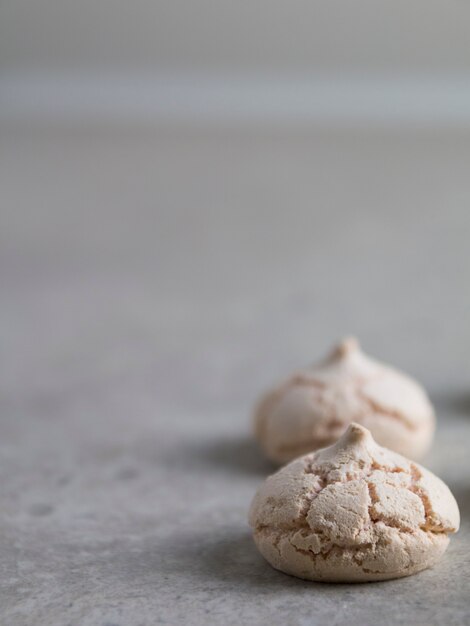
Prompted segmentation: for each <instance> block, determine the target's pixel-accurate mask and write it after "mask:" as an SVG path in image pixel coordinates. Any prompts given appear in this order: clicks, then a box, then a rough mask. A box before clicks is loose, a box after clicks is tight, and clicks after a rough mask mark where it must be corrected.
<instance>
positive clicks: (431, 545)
mask: <svg viewBox="0 0 470 626" xmlns="http://www.w3.org/2000/svg"><path fill="white" fill-rule="evenodd" d="M296 532H297V531H296ZM296 532H292V531H291V532H287V533H285V532H284V533H282V532H278V531H277V532H272V531H269V530H268V529H264V530H262V531H261V532H259V533H258V532H255V533H254V540H255V543H256V545H257V547H258V550H259V551H260V553H261V554H262V555H263V557H264V558H265V559H266V560H267V561H268V563H269V564H270V565H271V566H272V567H274V569H277V570H280V571H281V572H284V573H285V574H289V575H291V576H295V577H297V578H302V579H304V580H311V581H315V582H325V583H360V582H374V581H380V580H391V579H393V578H403V577H405V576H411V575H412V574H417V573H418V572H421V571H422V570H425V569H428V568H430V567H433V566H434V565H435V564H436V563H437V562H438V561H439V560H440V559H441V558H442V555H443V554H444V552H445V551H446V549H447V546H448V545H449V537H448V536H447V535H446V534H444V533H431V532H426V531H420V532H419V533H418V534H415V533H403V532H401V531H399V530H398V529H392V528H386V530H385V532H384V533H383V534H382V537H381V538H380V539H378V542H377V543H376V544H375V545H374V546H371V545H364V546H354V547H341V546H331V547H329V548H328V549H327V551H326V552H319V553H317V554H316V553H315V552H313V551H310V550H307V549H304V548H299V547H297V546H295V545H294V544H293V543H292V542H293V540H294V539H293V538H294V535H295V534H296Z"/></svg>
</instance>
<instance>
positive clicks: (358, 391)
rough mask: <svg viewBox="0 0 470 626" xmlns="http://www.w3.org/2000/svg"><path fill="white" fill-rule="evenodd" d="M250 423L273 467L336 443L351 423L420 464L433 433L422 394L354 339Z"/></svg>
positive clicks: (290, 382)
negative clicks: (371, 356) (367, 354)
mask: <svg viewBox="0 0 470 626" xmlns="http://www.w3.org/2000/svg"><path fill="white" fill-rule="evenodd" d="M254 421H255V433H256V437H257V439H258V441H259V442H260V444H261V447H262V448H263V450H264V452H265V454H266V456H267V457H268V458H269V459H271V460H272V461H274V462H276V463H285V462H287V461H290V460H292V459H294V458H295V457H297V456H300V455H301V454H306V453H307V452H311V451H312V450H317V449H318V448H323V447H325V446H328V445H330V444H332V443H334V442H335V441H336V440H337V439H338V437H340V436H341V435H342V433H343V432H344V431H345V430H346V428H347V427H348V425H349V424H350V423H351V422H353V421H355V422H358V423H360V424H362V425H364V426H365V427H366V428H368V429H370V431H371V432H372V434H373V436H374V438H375V439H376V440H377V442H378V443H380V444H381V445H384V446H386V447H387V448H390V449H391V450H394V451H395V452H398V453H400V454H403V455H404V456H407V457H410V458H414V459H418V458H420V457H421V456H422V455H423V454H424V453H425V452H426V451H427V450H428V448H429V447H430V445H431V443H432V439H433V435H434V428H435V418H434V412H433V408H432V406H431V403H430V402H429V399H428V397H427V395H426V392H425V391H424V389H423V388H422V387H421V386H420V385H419V384H418V383H417V382H415V381H414V380H413V379H411V378H409V377H408V376H406V375H405V374H402V373H401V372H399V371H397V370H395V369H393V368H391V367H388V366H386V365H383V364H382V363H379V362H378V361H374V360H373V359H371V358H369V357H368V356H366V355H365V354H364V353H363V352H361V350H360V347H359V344H358V343H357V341H356V340H355V339H352V338H351V339H346V340H344V341H343V342H342V343H341V344H339V346H337V348H335V350H334V351H333V352H332V354H331V355H330V356H329V357H328V358H327V359H326V360H325V361H323V362H321V363H320V364H319V365H316V366H312V367H311V368H308V369H305V370H302V371H300V372H298V373H296V374H294V375H292V376H291V377H290V378H289V379H287V380H286V381H285V382H284V383H282V384H280V385H279V386H277V387H276V388H275V389H273V390H272V391H270V392H268V393H267V394H266V395H265V396H264V398H262V400H261V402H260V403H259V405H258V407H257V410H256V412H255V420H254Z"/></svg>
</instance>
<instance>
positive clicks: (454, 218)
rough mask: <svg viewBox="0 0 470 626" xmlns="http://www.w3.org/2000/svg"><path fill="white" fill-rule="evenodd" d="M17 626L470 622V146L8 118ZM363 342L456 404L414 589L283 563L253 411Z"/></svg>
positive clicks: (432, 461) (8, 416) (4, 576)
mask: <svg viewBox="0 0 470 626" xmlns="http://www.w3.org/2000/svg"><path fill="white" fill-rule="evenodd" d="M0 150H1V155H0V156H1V163H0V190H1V192H0V193H1V197H2V224H3V225H2V228H1V232H0V244H1V245H0V277H1V280H2V287H3V289H2V293H3V298H2V307H1V315H0V341H1V345H2V349H1V353H2V356H3V358H2V360H1V371H0V388H1V413H0V471H1V489H0V550H1V558H0V573H1V579H0V584H1V588H0V623H1V624H2V625H3V624H4V625H5V626H33V625H34V626H39V625H47V626H59V625H60V626H62V625H63V626H68V625H70V626H75V625H77V626H78V625H79V626H151V625H153V624H171V625H176V624H194V625H198V624H233V623H243V624H250V623H260V624H261V623H270V624H272V625H273V626H274V625H277V624H279V625H281V624H294V625H319V626H320V625H324V624H326V623H328V624H332V625H334V624H338V625H339V624H346V623H347V624H361V625H367V624H374V625H375V624H377V623H380V624H382V625H383V626H386V625H389V624H390V625H391V624H418V625H420V624H423V625H426V626H428V625H432V624H436V625H437V624H439V625H440V624H446V626H453V625H460V624H469V623H470V603H469V601H468V590H469V588H470V539H469V530H470V524H469V521H470V508H469V507H470V455H469V453H468V450H469V445H470V359H469V353H470V326H469V322H468V320H469V319H470V317H469V312H470V289H469V284H470V280H469V278H470V269H469V268H470V246H469V244H468V242H469V238H470V210H469V208H468V207H469V206H470V179H469V177H468V163H469V157H470V136H461V135H459V136H458V135H454V136H453V135H438V134H436V135H433V136H431V135H429V134H428V135H424V134H423V135H419V134H415V135H413V134H412V133H407V134H404V133H403V134H400V133H397V132H395V133H391V132H390V133H388V134H387V133H383V134H379V133H375V134H357V133H356V134H355V133H352V132H351V133H346V132H345V133H343V134H338V133H327V132H314V131H313V130H308V129H305V132H300V131H289V132H288V131H287V130H285V131H277V132H272V133H271V132H268V131H265V132H264V133H253V132H251V133H250V132H248V131H246V130H245V131H236V130H234V129H232V130H227V131H222V130H220V129H219V130H218V131H217V132H215V131H208V130H206V131H202V130H197V129H186V130H185V131H184V132H183V131H181V130H180V131H169V130H166V131H162V130H158V129H143V128H141V129H139V128H135V129H127V130H122V129H121V130H119V131H117V130H116V129H112V128H107V129H102V128H98V129H79V128H75V129H71V128H70V129H66V128H63V127H62V128H60V129H59V128H57V129H52V128H49V129H39V128H33V127H32V128H29V129H28V130H26V129H24V128H23V129H4V132H3V139H2V146H1V148H0ZM345 333H348V334H349V333H354V334H356V335H358V336H359V337H360V338H361V341H362V343H363V345H364V348H365V349H366V350H367V351H368V352H369V353H370V354H372V355H375V356H376V357H377V358H381V359H383V360H385V361H388V362H390V363H393V364H395V365H396V366H398V367H401V368H403V369H404V370H405V371H408V372H409V373H411V374H413V375H414V376H416V377H417V378H418V379H419V380H421V381H422V382H423V383H424V384H425V385H426V386H427V388H428V390H429V392H430V394H431V397H432V399H433V401H434V402H435V404H436V407H437V411H438V416H439V426H438V432H437V438H436V444H435V446H434V449H433V451H432V453H431V454H430V455H429V456H428V458H427V459H426V460H425V462H424V464H425V465H427V466H428V467H430V469H432V470H433V471H435V472H436V473H437V474H438V475H440V476H441V477H442V478H443V479H444V480H445V481H447V482H448V483H449V485H450V487H451V488H452V490H453V491H454V494H455V495H456V497H457V500H458V502H459V504H460V507H461V513H462V517H463V523H462V529H461V531H460V533H459V534H458V535H457V536H456V537H455V538H453V539H452V541H451V545H450V548H449V550H448V552H447V554H446V556H445V558H444V560H443V562H442V563H441V564H440V565H439V566H438V567H436V568H435V569H434V570H431V571H427V572H423V573H421V574H419V575H417V576H414V577H411V578H409V579H402V580H398V581H391V582H387V583H375V584H364V585H357V586H353V585H339V586H333V585H322V584H312V583H307V582H303V581H300V580H296V579H294V578H290V577H288V576H285V575H283V574H281V573H279V572H276V571H274V570H272V569H271V568H270V567H269V566H268V565H267V564H266V563H265V562H264V561H263V560H262V558H261V557H260V556H259V555H258V553H257V552H256V550H255V548H254V546H253V544H252V542H251V539H250V535H249V531H248V528H247V523H246V513H247V508H248V505H249V502H250V500H251V497H252V495H253V493H254V491H255V490H256V488H257V486H258V485H259V483H260V482H261V481H262V480H263V477H264V476H265V475H266V474H267V473H268V472H269V471H270V470H271V468H270V467H269V465H267V464H266V463H265V462H264V461H263V460H262V459H261V458H260V455H259V453H258V450H257V449H256V446H255V445H254V444H253V442H252V439H251V437H250V431H249V413H250V407H251V405H252V402H253V400H254V399H255V397H256V395H257V393H258V392H259V391H260V390H262V389H264V388H265V387H266V385H268V384H270V383H271V382H273V381H275V380H276V379H277V378H279V377H280V376H282V375H283V374H285V373H287V372H289V371H290V370H291V369H292V368H293V367H295V366H297V365H303V364H305V363H308V362H309V361H312V360H314V359H316V358H318V357H319V356H321V355H322V354H323V353H324V351H325V350H327V349H328V348H329V347H330V344H331V343H332V342H333V341H334V340H336V339H337V338H338V337H340V336H342V335H343V334H345Z"/></svg>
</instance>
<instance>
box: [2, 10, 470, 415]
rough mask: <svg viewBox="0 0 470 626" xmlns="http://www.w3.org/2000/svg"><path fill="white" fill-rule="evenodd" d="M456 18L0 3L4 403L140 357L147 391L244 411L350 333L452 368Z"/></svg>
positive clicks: (462, 201) (433, 366)
mask: <svg viewBox="0 0 470 626" xmlns="http://www.w3.org/2000/svg"><path fill="white" fill-rule="evenodd" d="M469 19H470V4H469V3H468V2H464V1H463V0H458V1H457V0H455V1H452V2H439V1H438V0H427V1H426V2H424V1H422V0H417V1H415V2H409V1H405V0H403V1H402V0H396V1H394V2H377V1H372V0H370V1H369V0H357V1H356V2H354V3H353V2H349V1H344V0H330V1H328V2H312V1H311V0H308V1H307V0H305V1H304V0H293V1H292V2H279V1H277V0H274V1H270V2H268V1H265V0H255V1H252V2H229V1H225V0H222V1H219V2H211V1H209V0H196V1H194V2H179V1H175V0H173V1H166V0H157V1H151V0H134V1H133V2H124V0H82V1H80V2H63V1H53V0H4V1H3V2H2V3H1V4H0V123H1V125H2V142H1V146H0V151H1V154H0V158H1V168H0V177H1V180H0V182H1V192H2V221H3V227H2V228H1V229H0V243H1V253H0V254H1V255H2V256H1V260H2V263H1V265H0V271H1V275H2V279H3V281H4V284H5V285H6V287H7V289H8V292H9V294H10V295H9V298H8V301H7V302H6V304H5V308H6V311H5V316H6V319H7V322H6V325H5V331H4V333H3V337H4V340H5V342H6V344H5V345H6V348H8V349H9V351H10V353H11V354H12V356H11V358H10V360H9V362H8V364H5V365H4V372H3V374H2V380H3V384H4V386H5V387H6V388H7V389H8V394H7V395H8V397H10V398H14V402H19V401H20V400H19V399H20V398H21V402H23V401H24V396H25V390H24V388H23V383H22V382H21V381H24V380H25V378H26V379H27V380H28V385H27V388H28V390H29V396H30V397H31V402H33V400H34V398H36V396H35V394H36V393H46V395H47V394H48V393H50V394H52V395H54V393H55V390H59V389H62V388H66V389H68V388H72V389H74V388H76V387H78V388H80V386H81V385H84V386H85V388H86V385H87V384H88V383H89V384H90V385H93V384H95V383H94V381H95V380H102V377H104V378H105V379H107V377H108V376H109V377H110V379H111V380H114V377H116V376H117V377H119V376H121V373H122V372H125V371H128V368H131V369H132V368H136V371H143V372H144V373H143V374H142V376H144V374H145V371H147V369H146V368H150V369H151V370H152V368H155V371H156V374H155V375H152V376H151V379H152V385H154V387H152V389H153V390H155V393H156V395H157V396H158V402H159V403H160V404H162V403H163V404H164V405H165V407H166V408H167V409H168V408H169V407H170V406H173V405H174V403H175V402H182V403H183V404H184V403H185V402H187V399H182V398H183V396H181V394H180V387H181V385H183V387H184V388H185V389H187V390H189V391H188V394H189V395H191V394H192V398H193V400H194V398H196V400H198V399H199V400H198V401H199V402H200V406H201V407H202V409H203V410H204V411H206V410H208V405H211V403H212V402H220V403H221V405H227V403H233V402H235V400H236V399H237V401H238V402H239V403H241V405H242V406H243V407H244V409H243V411H245V413H246V414H248V412H249V408H250V406H251V401H252V398H253V397H254V396H255V395H256V394H257V392H258V390H259V389H260V388H262V387H263V386H264V385H265V384H267V383H269V382H271V380H272V379H274V378H276V377H278V376H280V375H281V374H283V373H285V372H286V371H288V370H289V369H290V368H291V367H296V366H298V365H299V364H301V363H305V362H308V361H310V360H312V359H314V358H315V357H317V356H318V355H320V354H321V353H322V352H323V351H325V350H326V349H328V348H329V347H330V345H331V343H332V341H334V340H336V339H337V337H339V336H341V335H342V334H344V333H351V332H353V333H357V334H358V335H360V337H361V338H362V339H363V341H364V343H365V345H366V347H369V348H370V350H371V351H372V352H375V353H376V354H378V355H381V356H382V357H383V358H384V359H385V360H389V361H391V362H394V363H396V364H397V365H402V366H403V367H404V368H405V369H407V368H408V369H409V370H410V371H411V372H412V373H415V374H416V375H417V376H418V377H419V378H422V379H423V382H425V383H429V384H433V385H436V387H445V386H446V384H451V382H452V384H454V385H457V386H458V385H460V384H461V385H464V384H465V381H466V380H467V377H470V373H469V372H468V369H469V368H468V359H467V356H466V355H467V345H468V343H467V342H466V339H465V338H466V337H467V338H468V339H469V340H470V335H469V332H470V331H469V330H468V323H467V320H468V312H469V305H470V293H469V290H468V280H469V272H468V267H469V259H470V256H469V246H468V238H469V234H470V233H469V209H468V207H469V205H470V182H469V177H468V171H469V163H470V140H469V134H468V130H469V128H470V25H469V24H470V22H469ZM436 354H439V355H440V356H439V358H435V356H434V355H436ZM449 364H452V365H450V366H449ZM139 368H140V370H139ZM132 371H134V369H132ZM152 371H153V370H152ZM446 380H447V383H445V381H446ZM459 380H460V382H459ZM87 381H88V383H87ZM96 384H98V383H96ZM250 394H251V395H250ZM26 395H28V394H26ZM176 398H178V400H176ZM165 399H166V400H165ZM196 403H197V402H196ZM149 404H152V403H149ZM35 406H36V405H35ZM194 406H195V404H194V402H192V403H191V409H192V410H193V409H194ZM234 406H237V403H236V402H235V405H234Z"/></svg>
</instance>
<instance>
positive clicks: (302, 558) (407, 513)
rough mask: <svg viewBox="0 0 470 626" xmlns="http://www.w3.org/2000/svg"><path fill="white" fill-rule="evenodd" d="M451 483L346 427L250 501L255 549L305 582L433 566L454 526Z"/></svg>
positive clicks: (369, 577) (378, 576)
mask: <svg viewBox="0 0 470 626" xmlns="http://www.w3.org/2000/svg"><path fill="white" fill-rule="evenodd" d="M459 521H460V516H459V509H458V507H457V503H456V502H455V499H454V497H453V495H452V494H451V492H450V490H449V489H448V487H447V486H446V485H445V484H444V483H443V482H442V481H441V480H440V479H439V478H437V476H435V475H434V474H432V473H431V472H429V471H427V470H426V469H424V468H423V467H421V466H420V465H417V464H415V463H413V462H411V461H408V460H407V459H405V458H404V457H402V456H400V455H399V454H396V453H394V452H391V451H390V450H387V449H385V448H382V447H380V446H378V445H377V444H376V443H375V441H374V440H373V439H372V436H371V434H370V432H369V431H368V430H366V429H365V428H363V427H362V426H360V425H359V424H351V425H350V426H349V428H348V430H347V431H346V433H345V434H344V435H343V436H342V437H341V438H340V439H339V440H338V441H337V442H336V443H335V444H334V445H332V446H331V447H329V448H325V449H323V450H319V451H318V452H313V453H311V454H308V455H306V456H304V457H301V458H298V459H296V460H295V461H293V462H292V463H290V464H289V465H286V466H285V467H283V468H282V469H281V470H279V471H278V472H277V473H276V474H274V475H272V476H270V477H269V478H268V479H267V480H266V481H265V483H264V484H263V485H262V486H261V488H260V489H259V491H258V493H257V494H256V496H255V497H254V500H253V502H252V505H251V509H250V515H249V522H250V525H251V527H252V529H253V534H254V539H255V542H256V545H257V547H258V549H259V551H260V552H261V554H262V555H263V556H264V558H265V559H266V560H267V561H268V562H269V563H270V564H271V565H272V566H273V567H274V568H276V569H278V570H281V571H283V572H285V573H287V574H291V575H293V576H298V577H299V578H305V579H308V580H316V581H325V582H365V581H374V580H386V579H390V578H399V577H402V576H409V575H410V574H415V573H416V572H419V571H421V570H423V569H426V568H428V567H432V566H433V565H434V564H435V563H436V562H437V561H438V560H439V559H440V558H441V556H442V555H443V553H444V552H445V550H446V548H447V545H448V543H449V537H448V534H449V533H454V532H456V531H457V530H458V527H459Z"/></svg>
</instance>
